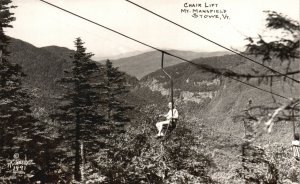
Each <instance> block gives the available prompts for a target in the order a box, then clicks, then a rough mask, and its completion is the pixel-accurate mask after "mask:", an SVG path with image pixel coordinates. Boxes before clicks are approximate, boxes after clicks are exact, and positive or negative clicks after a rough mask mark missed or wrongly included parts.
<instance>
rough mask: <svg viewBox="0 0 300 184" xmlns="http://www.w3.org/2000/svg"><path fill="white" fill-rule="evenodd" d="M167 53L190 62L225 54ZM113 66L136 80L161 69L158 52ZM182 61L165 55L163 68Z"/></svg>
mask: <svg viewBox="0 0 300 184" xmlns="http://www.w3.org/2000/svg"><path fill="white" fill-rule="evenodd" d="M168 52H170V53H172V54H174V55H177V56H180V57H182V58H185V59H188V60H192V59H195V58H199V57H210V56H220V55H225V54H227V52H209V53H208V52H191V51H177V50H169V51H168ZM102 62H103V61H102ZM112 62H113V64H114V66H116V67H119V69H120V70H121V71H124V72H126V73H128V74H130V75H132V76H135V77H137V78H138V79H140V78H142V77H143V76H145V75H147V74H149V73H151V72H154V71H156V70H158V69H160V67H161V64H160V63H161V53H160V52H158V51H151V52H146V53H143V54H139V55H136V56H132V57H127V58H121V59H118V60H112ZM182 62H183V61H182V60H179V59H177V58H174V57H171V56H167V55H165V60H164V64H165V66H166V67H167V66H172V65H176V64H179V63H182Z"/></svg>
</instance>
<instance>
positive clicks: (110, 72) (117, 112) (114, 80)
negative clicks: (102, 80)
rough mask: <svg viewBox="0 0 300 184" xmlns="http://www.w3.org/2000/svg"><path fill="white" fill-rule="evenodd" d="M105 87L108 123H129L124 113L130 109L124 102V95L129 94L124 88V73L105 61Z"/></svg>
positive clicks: (125, 87)
mask: <svg viewBox="0 0 300 184" xmlns="http://www.w3.org/2000/svg"><path fill="white" fill-rule="evenodd" d="M105 66H106V82H107V83H106V85H107V118H108V120H109V121H110V122H114V123H116V122H119V123H124V122H128V121H129V117H128V116H126V111H127V110H129V109H130V107H129V106H128V105H126V102H125V100H124V98H123V97H124V95H125V94H126V93H128V92H129V90H128V88H127V86H126V78H125V73H123V72H120V71H118V69H117V68H115V67H113V65H112V62H111V61H109V60H107V61H106V64H105Z"/></svg>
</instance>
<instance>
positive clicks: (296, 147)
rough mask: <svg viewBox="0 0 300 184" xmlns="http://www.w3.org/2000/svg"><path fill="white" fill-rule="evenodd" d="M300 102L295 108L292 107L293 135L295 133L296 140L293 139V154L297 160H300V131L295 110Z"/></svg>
mask: <svg viewBox="0 0 300 184" xmlns="http://www.w3.org/2000/svg"><path fill="white" fill-rule="evenodd" d="M298 104H299V103H296V104H295V105H294V106H293V108H292V118H293V133H294V134H293V135H294V140H293V141H292V150H293V156H294V158H295V159H296V160H298V161H300V135H299V133H296V122H295V114H294V110H295V107H296V106H297V105H298Z"/></svg>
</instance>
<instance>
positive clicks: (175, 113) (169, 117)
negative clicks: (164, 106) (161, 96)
mask: <svg viewBox="0 0 300 184" xmlns="http://www.w3.org/2000/svg"><path fill="white" fill-rule="evenodd" d="M168 106H169V109H170V110H169V112H168V113H167V114H165V115H160V116H163V117H165V118H166V120H165V121H161V122H158V123H156V127H157V130H158V134H157V136H158V137H159V136H163V133H162V129H163V125H168V124H170V123H171V122H172V119H178V111H177V109H175V108H173V116H172V102H169V104H168Z"/></svg>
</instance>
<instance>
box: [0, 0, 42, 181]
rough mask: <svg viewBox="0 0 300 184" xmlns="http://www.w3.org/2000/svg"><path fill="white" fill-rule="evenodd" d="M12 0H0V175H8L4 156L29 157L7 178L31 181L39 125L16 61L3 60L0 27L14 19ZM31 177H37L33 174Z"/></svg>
mask: <svg viewBox="0 0 300 184" xmlns="http://www.w3.org/2000/svg"><path fill="white" fill-rule="evenodd" d="M11 2H12V1H10V0H2V1H0V41H1V42H0V165H1V167H2V169H1V172H0V177H3V176H4V177H9V176H11V175H12V172H13V168H12V167H10V166H9V164H8V160H11V159H13V156H14V159H27V160H33V163H34V165H33V164H30V165H29V166H26V169H25V167H24V165H23V166H22V167H23V171H24V173H23V174H22V175H18V177H16V178H15V179H13V180H11V181H8V182H14V183H24V182H29V180H30V181H32V180H31V179H29V178H31V177H33V176H35V175H36V174H37V173H38V172H39V169H38V167H39V166H41V165H43V162H44V160H43V159H42V158H43V156H42V154H43V153H42V151H41V150H42V149H43V143H44V138H42V135H43V134H44V132H43V126H42V124H41V123H40V122H39V121H38V120H37V119H36V118H34V117H33V116H32V111H31V105H30V100H31V96H30V95H29V93H28V91H27V90H26V89H25V88H24V87H23V86H22V77H24V76H25V74H24V73H23V72H22V69H21V67H20V66H19V65H17V64H13V63H11V62H10V61H8V60H7V58H6V57H7V56H8V55H9V51H8V50H7V46H8V44H9V37H7V36H6V35H5V33H4V28H10V27H12V26H11V25H10V23H11V22H12V21H14V20H15V18H14V17H13V13H11V12H10V9H11V8H15V6H11V5H10V4H11ZM34 180H39V178H38V176H35V179H34Z"/></svg>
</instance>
